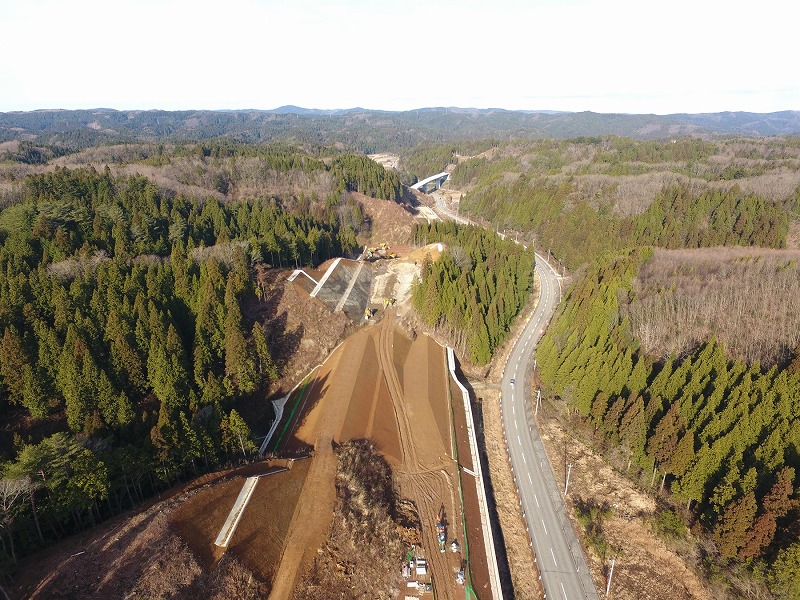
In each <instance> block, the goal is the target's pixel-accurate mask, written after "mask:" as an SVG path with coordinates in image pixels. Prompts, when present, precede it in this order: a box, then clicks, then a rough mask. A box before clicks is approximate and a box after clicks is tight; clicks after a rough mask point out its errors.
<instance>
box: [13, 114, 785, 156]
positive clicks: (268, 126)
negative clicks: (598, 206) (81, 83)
mask: <svg viewBox="0 0 800 600" xmlns="http://www.w3.org/2000/svg"><path fill="white" fill-rule="evenodd" d="M798 132H800V114H799V113H798V112H797V111H782V112H776V113H765V114H754V113H733V112H729V113H715V114H694V115H686V114H676V115H631V114H624V115H623V114H601V113H592V112H579V113H567V112H564V113H548V112H535V111H512V110H503V109H496V108H490V109H483V110H479V109H471V108H441V107H440V108H420V109H418V110H409V111H401V112H392V111H382V110H368V109H362V108H354V109H349V110H327V111H326V110H321V111H314V110H306V109H301V108H297V107H283V108H279V109H276V110H271V111H270V110H266V111H265V110H238V111H209V110H190V111H164V110H147V111H142V110H130V111H117V110H110V109H93V110H92V109H90V110H37V111H31V112H8V113H0V143H2V142H5V141H7V140H24V141H29V142H33V143H34V144H35V145H36V146H42V145H45V146H51V147H59V148H62V149H67V150H70V151H75V150H80V149H82V148H87V147H89V146H93V145H102V144H117V143H131V142H153V141H161V142H183V141H192V142H193V141H197V140H211V139H215V138H228V139H235V140H237V141H240V142H245V143H248V144H264V143H274V142H288V143H292V144H323V145H333V144H343V145H344V146H345V147H346V148H348V149H350V150H351V151H354V152H359V153H364V154H369V153H372V152H378V151H400V150H408V149H411V148H414V147H416V146H417V145H419V144H423V143H425V142H443V141H448V142H463V141H470V140H476V139H490V138H492V139H501V140H508V139H513V138H517V139H541V138H553V139H563V138H569V137H575V136H581V135H582V136H602V135H617V136H630V137H634V138H640V139H663V138H665V137H673V138H674V137H684V136H688V135H696V136H697V135H707V136H710V135H724V136H732V135H746V136H758V135H793V134H797V133H798ZM1 156H2V152H0V157H1ZM28 157H29V158H35V157H34V155H33V154H28ZM0 160H2V158H0Z"/></svg>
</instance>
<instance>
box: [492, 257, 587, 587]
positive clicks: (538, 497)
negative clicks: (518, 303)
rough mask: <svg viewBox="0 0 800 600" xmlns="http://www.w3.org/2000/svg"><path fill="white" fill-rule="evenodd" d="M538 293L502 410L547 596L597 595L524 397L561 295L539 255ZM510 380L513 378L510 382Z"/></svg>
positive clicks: (513, 359)
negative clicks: (531, 366) (533, 360)
mask: <svg viewBox="0 0 800 600" xmlns="http://www.w3.org/2000/svg"><path fill="white" fill-rule="evenodd" d="M536 273H537V274H538V276H539V283H540V296H539V302H538V303H537V305H536V309H535V310H534V311H533V313H532V314H531V316H530V317H529V318H528V322H527V324H526V325H525V329H524V330H523V332H522V334H521V335H520V336H519V338H518V339H517V342H516V344H515V345H514V348H513V350H512V351H511V354H510V355H509V358H508V362H507V363H506V369H505V371H504V373H503V381H502V384H501V390H502V397H501V410H502V413H503V428H504V429H505V432H506V441H507V446H508V453H509V456H510V458H511V467H512V469H513V470H514V478H515V480H516V484H517V489H518V490H519V496H520V502H521V504H522V515H523V517H525V522H526V524H527V527H528V532H529V533H530V536H531V539H532V540H533V549H534V551H535V553H536V562H537V565H538V567H539V572H540V574H541V576H542V585H543V586H544V590H545V595H546V597H547V598H549V599H550V598H558V599H562V600H573V599H578V598H587V599H591V600H595V599H597V598H598V595H597V591H596V590H595V587H594V583H593V582H592V577H591V574H590V573H589V569H588V567H587V565H586V558H585V557H584V555H583V550H582V549H581V545H580V543H579V542H578V539H577V537H576V536H575V532H574V531H573V529H572V525H571V523H570V521H569V517H568V516H567V514H566V508H565V505H564V500H563V498H562V496H561V493H562V491H563V488H562V487H561V485H560V484H557V483H556V480H555V477H554V475H553V469H552V468H551V465H550V462H549V461H548V459H547V454H546V453H545V451H544V446H543V445H542V441H541V439H540V437H539V430H538V428H537V426H536V421H535V419H534V415H533V407H532V404H531V403H530V402H528V401H527V400H526V398H525V390H526V383H525V377H526V375H527V371H528V365H529V364H530V362H531V358H532V357H533V351H534V348H536V344H538V343H539V338H541V336H542V333H543V332H544V330H545V328H546V327H547V323H548V322H549V321H550V318H551V317H552V316H553V312H554V311H555V308H556V306H557V305H558V303H559V301H560V300H561V285H560V283H559V280H558V275H557V274H556V272H555V271H554V270H553V268H552V267H551V266H550V265H549V264H548V263H547V262H546V261H545V260H544V258H542V257H541V256H538V255H537V257H536ZM512 380H514V383H513V384H512Z"/></svg>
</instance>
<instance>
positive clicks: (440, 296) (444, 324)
mask: <svg viewBox="0 0 800 600" xmlns="http://www.w3.org/2000/svg"><path fill="white" fill-rule="evenodd" d="M414 242H415V243H417V244H419V245H427V244H430V243H434V242H444V243H445V244H447V246H448V248H447V250H446V251H445V252H444V254H443V255H442V257H441V258H440V259H439V260H437V261H436V262H431V261H430V260H426V261H425V262H424V263H423V265H422V273H421V277H420V280H419V281H417V282H416V284H415V286H414V290H413V294H414V296H413V301H414V308H415V309H416V311H417V313H418V314H419V315H420V317H421V318H422V320H423V321H424V322H425V323H426V324H427V325H428V326H430V327H434V328H435V329H437V330H438V331H439V332H441V333H442V334H443V335H445V336H446V337H447V338H448V339H449V340H450V343H451V344H452V345H453V346H454V347H455V348H456V349H457V350H458V351H459V353H460V354H462V355H466V356H467V357H469V359H470V360H471V361H472V362H473V363H475V364H478V365H484V364H486V363H488V362H489V361H490V360H491V358H492V355H493V354H494V349H495V348H496V347H497V346H499V345H500V344H502V343H503V341H504V340H505V338H506V334H508V331H509V329H510V327H511V322H512V321H513V319H514V317H515V316H517V314H518V313H519V311H520V309H521V308H522V307H523V305H524V304H525V301H526V298H527V296H528V294H529V293H530V291H531V288H532V286H533V268H534V262H535V259H534V255H533V252H532V251H530V250H526V249H525V248H524V247H523V246H521V245H519V244H515V243H514V242H513V241H511V240H502V239H500V238H499V237H497V235H495V234H494V233H493V232H490V231H487V230H486V229H483V228H481V227H473V226H466V227H465V226H460V225H457V224H455V223H454V222H452V221H448V222H444V223H443V222H441V221H439V222H434V223H432V224H430V225H420V226H418V227H417V229H416V231H415V232H414Z"/></svg>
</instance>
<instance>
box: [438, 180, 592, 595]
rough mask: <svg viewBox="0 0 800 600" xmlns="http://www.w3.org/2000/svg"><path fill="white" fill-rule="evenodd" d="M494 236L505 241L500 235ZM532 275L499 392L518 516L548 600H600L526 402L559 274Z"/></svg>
mask: <svg viewBox="0 0 800 600" xmlns="http://www.w3.org/2000/svg"><path fill="white" fill-rule="evenodd" d="M434 199H435V201H436V209H437V211H438V212H439V213H440V214H442V215H444V216H446V217H449V218H451V219H453V220H455V221H457V222H459V223H468V224H473V223H472V222H471V221H470V220H469V219H465V218H464V217H461V216H459V215H457V214H455V213H453V212H452V211H450V210H448V209H447V207H446V206H445V204H444V202H443V200H442V198H441V195H440V194H435V195H434ZM497 234H498V235H500V236H502V235H503V234H501V233H500V232H497ZM536 274H537V275H538V278H539V287H540V295H539V301H538V302H537V304H536V308H535V309H534V311H533V313H532V314H531V316H530V317H529V318H528V322H527V323H526V325H525V329H524V330H523V332H522V334H521V335H520V336H519V338H518V339H517V341H516V343H515V345H514V348H513V350H512V351H511V354H510V355H509V357H508V361H507V362H506V368H505V371H503V380H502V382H501V388H500V389H501V397H500V410H501V412H502V414H503V429H504V430H505V433H506V441H507V447H508V453H509V458H510V459H511V468H512V469H513V471H514V479H515V481H516V484H517V489H518V491H519V497H520V502H521V504H522V516H523V517H524V518H525V522H526V525H527V528H528V533H529V534H530V536H531V540H532V543H533V549H534V552H535V553H536V563H537V565H538V567H539V573H540V574H541V577H542V585H543V586H544V591H545V596H546V598H548V599H553V598H555V599H559V600H578V599H586V600H599V596H598V594H597V590H596V588H595V587H594V582H593V581H592V576H591V573H590V572H589V568H588V566H587V564H586V557H585V556H584V554H583V549H582V548H581V545H580V542H579V541H578V538H577V537H576V535H575V531H574V530H573V529H572V523H571V522H570V520H569V517H568V516H567V513H566V506H565V504H564V498H563V496H562V492H563V491H564V489H563V487H562V486H561V485H560V484H557V483H556V480H555V476H554V474H553V469H552V466H551V465H550V461H549V460H548V458H547V454H546V453H545V451H544V446H543V445H542V440H541V438H540V437H539V428H538V427H537V425H536V420H535V419H534V415H533V407H532V404H531V402H529V401H527V400H526V398H525V390H526V389H527V388H526V383H525V377H526V375H527V373H528V365H530V363H531V359H532V358H533V351H534V349H535V348H536V345H537V344H538V343H539V339H540V338H541V337H542V333H544V330H545V328H546V327H547V324H548V323H549V322H550V318H551V317H552V316H553V313H554V312H555V309H556V306H558V303H559V302H560V301H561V283H560V281H559V278H558V274H557V273H556V272H555V271H554V270H553V267H551V266H550V264H549V263H548V262H547V261H546V260H545V259H544V258H543V257H541V256H539V255H538V254H537V255H536ZM512 379H513V380H514V384H513V385H512V383H511V380H512Z"/></svg>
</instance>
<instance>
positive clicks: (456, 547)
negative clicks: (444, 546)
mask: <svg viewBox="0 0 800 600" xmlns="http://www.w3.org/2000/svg"><path fill="white" fill-rule="evenodd" d="M459 550H461V546H459V545H458V540H453V541H452V542H450V552H452V553H453V554H455V553H456V552H458V551H459Z"/></svg>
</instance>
